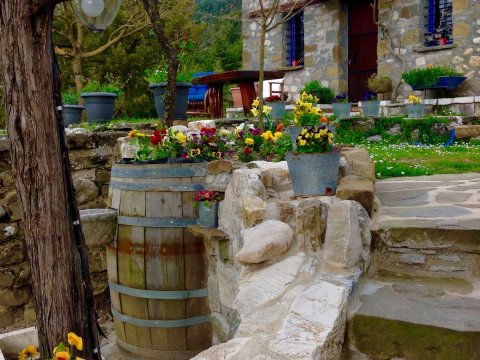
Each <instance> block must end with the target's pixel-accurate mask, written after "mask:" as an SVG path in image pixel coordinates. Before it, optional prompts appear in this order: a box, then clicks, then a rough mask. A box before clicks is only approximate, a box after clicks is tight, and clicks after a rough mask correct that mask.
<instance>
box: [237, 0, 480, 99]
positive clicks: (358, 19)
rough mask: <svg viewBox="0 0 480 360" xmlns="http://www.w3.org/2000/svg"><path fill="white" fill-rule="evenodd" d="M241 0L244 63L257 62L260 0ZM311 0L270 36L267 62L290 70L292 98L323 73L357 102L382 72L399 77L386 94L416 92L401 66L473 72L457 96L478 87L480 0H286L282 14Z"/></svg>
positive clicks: (323, 80) (474, 91) (251, 66)
mask: <svg viewBox="0 0 480 360" xmlns="http://www.w3.org/2000/svg"><path fill="white" fill-rule="evenodd" d="M242 1H243V4H242V9H243V10H242V11H243V66H244V68H245V69H257V68H258V63H259V60H258V53H259V39H260V35H259V29H260V26H259V25H258V24H257V23H256V22H255V17H256V16H258V15H256V14H258V6H259V5H258V0H242ZM264 1H265V0H264ZM306 2H307V3H309V5H308V6H305V7H304V8H303V10H301V9H299V10H300V11H299V12H298V13H297V15H295V17H294V18H292V19H290V20H289V21H287V22H285V23H283V24H281V25H280V26H278V27H276V28H275V29H273V30H272V31H270V32H268V33H267V36H266V41H265V44H266V56H265V60H266V61H265V64H266V68H267V69H268V70H274V69H275V70H278V69H282V70H285V71H286V75H285V90H286V91H288V92H289V93H290V94H292V95H294V96H293V97H294V98H295V97H298V94H299V92H300V90H301V89H302V88H303V86H304V84H305V83H306V82H308V81H311V80H319V81H320V82H321V83H323V84H324V85H328V86H330V87H332V88H333V89H334V91H335V92H336V93H347V94H348V96H349V98H350V99H351V100H353V101H358V100H361V97H362V95H363V94H364V93H365V92H366V91H367V88H366V80H367V79H368V78H369V77H370V76H371V75H372V74H374V73H376V74H379V75H383V76H388V77H391V78H392V81H393V84H394V88H395V85H397V84H399V85H398V88H397V91H396V92H395V93H394V94H393V96H388V94H387V98H388V97H393V98H395V99H396V100H402V99H404V98H405V96H406V95H408V94H409V93H411V92H412V89H411V88H410V86H409V85H407V84H404V83H400V82H401V74H402V72H404V71H406V70H409V69H411V68H413V67H421V66H425V65H427V64H434V65H448V66H450V67H453V68H455V69H457V70H459V71H460V72H462V73H463V74H465V76H467V77H468V81H465V82H464V83H463V84H462V85H461V86H460V87H458V88H457V89H456V90H455V95H456V96H466V95H474V94H477V95H478V94H480V0H349V1H347V0H343V1H342V0H327V1H325V0H312V1H308V0H306V1H305V0H304V1H300V2H299V1H297V2H295V1H293V0H285V1H282V5H281V6H280V11H279V13H281V12H282V11H284V12H285V11H287V9H288V8H289V7H291V6H292V4H294V3H297V5H296V6H297V7H299V8H301V7H302V6H303V5H304V4H305V3H306ZM374 9H375V10H374ZM277 16H280V14H278V15H277Z"/></svg>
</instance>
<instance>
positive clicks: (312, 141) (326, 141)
mask: <svg viewBox="0 0 480 360" xmlns="http://www.w3.org/2000/svg"><path fill="white" fill-rule="evenodd" d="M295 142H296V149H295V150H294V151H293V152H287V153H286V155H285V158H286V160H287V165H288V170H289V172H290V178H291V180H292V185H293V192H294V194H295V196H315V195H334V194H335V192H336V189H337V181H338V168H339V164H340V150H339V149H335V148H334V146H333V133H332V132H331V131H330V130H329V129H328V128H327V126H325V125H324V126H307V127H303V128H302V131H301V132H300V134H299V135H298V137H297V139H296V141H295Z"/></svg>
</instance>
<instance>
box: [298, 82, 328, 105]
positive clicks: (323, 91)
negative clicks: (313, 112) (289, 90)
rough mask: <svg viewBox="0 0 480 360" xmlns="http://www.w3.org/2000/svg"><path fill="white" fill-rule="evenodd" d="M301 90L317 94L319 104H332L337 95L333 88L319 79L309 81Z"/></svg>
mask: <svg viewBox="0 0 480 360" xmlns="http://www.w3.org/2000/svg"><path fill="white" fill-rule="evenodd" d="M301 92H302V93H303V92H306V93H307V94H311V95H313V96H316V97H317V98H318V103H319V104H331V103H332V101H333V98H334V97H335V93H334V92H333V90H332V89H331V88H329V87H328V86H323V85H321V84H320V83H319V82H318V80H313V81H310V82H307V83H306V84H305V87H304V88H303V90H302V91H301Z"/></svg>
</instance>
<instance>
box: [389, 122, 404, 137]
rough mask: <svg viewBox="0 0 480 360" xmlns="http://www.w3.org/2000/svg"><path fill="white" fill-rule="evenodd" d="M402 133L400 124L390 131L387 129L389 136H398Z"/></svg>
mask: <svg viewBox="0 0 480 360" xmlns="http://www.w3.org/2000/svg"><path fill="white" fill-rule="evenodd" d="M401 131H402V128H401V127H400V124H394V125H393V126H392V127H391V128H390V129H388V131H387V132H388V133H389V134H390V135H398V134H400V132H401Z"/></svg>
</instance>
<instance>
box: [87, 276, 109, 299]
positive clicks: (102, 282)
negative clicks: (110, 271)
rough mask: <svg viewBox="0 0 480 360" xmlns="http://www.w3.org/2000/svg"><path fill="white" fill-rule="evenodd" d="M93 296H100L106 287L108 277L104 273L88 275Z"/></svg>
mask: <svg viewBox="0 0 480 360" xmlns="http://www.w3.org/2000/svg"><path fill="white" fill-rule="evenodd" d="M90 280H91V282H92V290H93V295H98V294H101V293H103V292H104V291H105V289H106V288H107V287H108V276H107V272H106V271H102V272H96V273H93V274H90Z"/></svg>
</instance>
